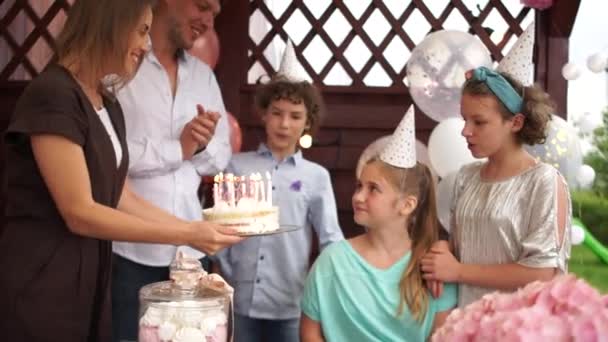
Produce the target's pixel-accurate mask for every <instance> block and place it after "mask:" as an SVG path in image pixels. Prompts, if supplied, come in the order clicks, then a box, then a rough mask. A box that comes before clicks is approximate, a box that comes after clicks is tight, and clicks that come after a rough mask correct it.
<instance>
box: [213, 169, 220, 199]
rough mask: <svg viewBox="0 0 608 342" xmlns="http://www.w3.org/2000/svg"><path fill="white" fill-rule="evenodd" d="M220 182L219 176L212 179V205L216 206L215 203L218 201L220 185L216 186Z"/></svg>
mask: <svg viewBox="0 0 608 342" xmlns="http://www.w3.org/2000/svg"><path fill="white" fill-rule="evenodd" d="M219 182H220V176H219V175H215V177H213V204H214V205H216V204H217V201H218V200H219V199H220V185H219V184H218V183H219Z"/></svg>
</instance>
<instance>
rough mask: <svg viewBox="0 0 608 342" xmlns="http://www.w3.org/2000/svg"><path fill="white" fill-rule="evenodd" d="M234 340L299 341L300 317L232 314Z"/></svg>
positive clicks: (262, 341) (245, 341)
mask: <svg viewBox="0 0 608 342" xmlns="http://www.w3.org/2000/svg"><path fill="white" fill-rule="evenodd" d="M234 319H235V321H234V323H235V332H234V342H299V341H300V319H299V318H296V319H284V320H271V319H257V318H251V317H247V316H241V315H237V314H235V315H234Z"/></svg>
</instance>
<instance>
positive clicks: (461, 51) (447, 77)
mask: <svg viewBox="0 0 608 342" xmlns="http://www.w3.org/2000/svg"><path fill="white" fill-rule="evenodd" d="M479 66H486V67H491V66H492V58H491V56H490V52H489V51H488V49H487V47H486V46H485V45H484V44H483V43H482V42H481V41H480V40H479V39H478V38H477V37H475V36H473V35H471V34H468V33H466V32H462V31H448V30H442V31H437V32H433V33H431V34H429V35H428V36H426V37H425V38H424V40H423V41H422V42H420V43H419V44H418V45H416V48H415V49H414V50H413V51H412V54H411V56H410V58H409V59H408V62H407V79H408V86H409V89H410V95H411V96H412V99H413V100H414V102H415V103H416V105H418V107H419V108H420V109H421V110H422V111H423V112H424V114H426V115H427V116H428V117H430V118H431V119H433V120H435V121H438V122H439V121H441V120H443V119H446V118H449V117H458V116H460V98H461V97H462V85H463V84H464V81H465V73H466V71H468V70H471V69H473V68H476V67H479Z"/></svg>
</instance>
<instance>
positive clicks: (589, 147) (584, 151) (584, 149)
mask: <svg viewBox="0 0 608 342" xmlns="http://www.w3.org/2000/svg"><path fill="white" fill-rule="evenodd" d="M579 144H580V146H581V155H582V156H583V157H585V156H586V155H588V154H589V153H591V152H592V151H595V146H593V144H592V143H590V142H589V141H587V140H585V139H581V140H580V142H579Z"/></svg>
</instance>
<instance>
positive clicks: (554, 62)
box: [534, 0, 580, 119]
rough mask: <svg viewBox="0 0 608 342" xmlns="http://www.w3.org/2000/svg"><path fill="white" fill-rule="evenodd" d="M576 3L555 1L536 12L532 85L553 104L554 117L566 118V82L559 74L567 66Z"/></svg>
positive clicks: (574, 1) (565, 0)
mask: <svg viewBox="0 0 608 342" xmlns="http://www.w3.org/2000/svg"><path fill="white" fill-rule="evenodd" d="M579 6H580V0H557V1H556V2H555V4H554V5H553V6H552V7H551V8H549V9H547V10H544V11H537V12H536V33H535V44H534V63H535V65H536V71H535V75H534V76H535V77H534V79H535V80H536V82H537V83H538V84H539V85H540V86H541V87H543V89H545V90H546V91H547V92H548V93H549V95H551V97H552V98H553V100H555V102H556V104H557V113H556V114H557V115H559V116H561V117H562V118H564V119H567V118H568V114H567V110H568V81H567V80H565V79H564V78H563V77H562V75H561V70H562V66H563V65H564V64H566V63H568V59H569V56H568V53H569V46H570V43H569V39H570V34H571V33H572V28H573V26H574V20H575V19H576V14H577V13H578V9H579Z"/></svg>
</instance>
